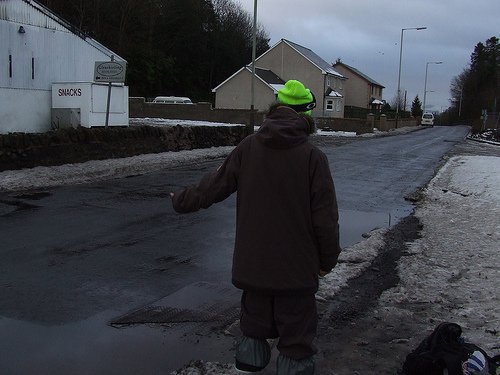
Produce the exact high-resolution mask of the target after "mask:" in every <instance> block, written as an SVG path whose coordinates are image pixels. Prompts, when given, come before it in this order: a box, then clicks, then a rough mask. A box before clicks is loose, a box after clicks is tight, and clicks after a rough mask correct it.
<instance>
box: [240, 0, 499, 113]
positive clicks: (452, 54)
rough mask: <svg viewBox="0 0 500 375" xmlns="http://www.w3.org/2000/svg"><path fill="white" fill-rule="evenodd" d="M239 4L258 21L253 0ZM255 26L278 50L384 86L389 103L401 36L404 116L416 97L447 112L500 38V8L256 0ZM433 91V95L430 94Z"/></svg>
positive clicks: (454, 2)
mask: <svg viewBox="0 0 500 375" xmlns="http://www.w3.org/2000/svg"><path fill="white" fill-rule="evenodd" d="M236 1H239V3H240V4H241V6H242V7H243V9H245V10H247V11H248V12H250V14H251V15H253V7H254V0H236ZM256 1H257V19H258V22H259V23H260V24H261V25H262V26H264V28H265V29H266V30H267V31H268V33H269V36H270V38H271V41H270V45H271V46H273V45H274V44H276V43H277V42H278V41H279V40H280V39H282V38H285V39H289V40H291V41H293V42H295V43H298V44H300V45H302V46H304V47H307V48H310V49H311V50H313V51H314V52H315V53H316V54H318V55H319V56H320V57H322V58H323V59H324V60H325V61H327V62H328V63H332V62H335V60H336V59H337V58H339V57H340V58H341V59H342V61H343V62H344V63H346V64H348V65H351V66H353V67H355V68H356V69H358V70H360V71H362V72H363V73H365V74H366V75H368V76H369V77H371V78H372V79H374V80H375V81H377V82H378V83H380V84H381V85H383V86H385V89H384V99H385V100H387V101H389V102H392V101H393V99H394V97H395V96H396V91H397V82H398V68H399V51H400V39H401V30H402V29H403V28H411V27H423V26H425V27H427V29H426V30H421V31H416V30H407V31H404V33H403V59H402V72H401V90H402V95H404V90H406V91H407V108H409V107H410V106H411V102H412V101H413V99H414V98H415V96H416V95H417V94H418V96H419V98H420V100H421V102H422V103H423V98H424V85H425V70H426V66H427V64H426V63H427V62H436V61H442V62H443V63H442V64H441V65H435V64H429V65H428V74H427V96H426V107H427V109H428V110H431V111H441V110H444V109H446V108H447V107H448V106H449V105H450V101H449V99H450V82H451V79H452V78H453V77H454V76H457V75H458V74H460V73H461V72H462V71H463V70H464V69H465V68H466V67H468V64H469V62H470V55H471V53H472V52H473V50H474V46H475V45H476V44H477V43H478V42H483V43H484V42H485V41H486V40H487V39H488V38H490V37H492V36H496V37H499V36H500V0H474V1H470V0H468V1H467V0H376V1H375V0H310V1H297V0H256ZM430 91H433V92H430Z"/></svg>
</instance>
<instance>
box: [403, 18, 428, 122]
mask: <svg viewBox="0 0 500 375" xmlns="http://www.w3.org/2000/svg"><path fill="white" fill-rule="evenodd" d="M425 29H427V27H407V28H405V29H401V42H400V43H399V74H398V101H397V103H396V128H397V127H398V120H399V102H400V101H401V61H402V59H403V32H404V31H405V30H425Z"/></svg>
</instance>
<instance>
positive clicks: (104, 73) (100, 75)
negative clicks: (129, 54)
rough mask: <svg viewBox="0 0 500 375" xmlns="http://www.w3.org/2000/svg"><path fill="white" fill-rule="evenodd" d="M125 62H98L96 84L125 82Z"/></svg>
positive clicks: (95, 76)
mask: <svg viewBox="0 0 500 375" xmlns="http://www.w3.org/2000/svg"><path fill="white" fill-rule="evenodd" d="M126 68H127V63H126V62H125V61H96V63H95V69H94V81H96V82H125V71H126Z"/></svg>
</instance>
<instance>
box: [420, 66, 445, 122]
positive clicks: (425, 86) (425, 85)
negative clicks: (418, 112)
mask: <svg viewBox="0 0 500 375" xmlns="http://www.w3.org/2000/svg"><path fill="white" fill-rule="evenodd" d="M442 63H443V62H442V61H428V62H426V63H425V83H424V108H423V112H424V113H425V98H426V95H427V70H428V69H429V64H442Z"/></svg>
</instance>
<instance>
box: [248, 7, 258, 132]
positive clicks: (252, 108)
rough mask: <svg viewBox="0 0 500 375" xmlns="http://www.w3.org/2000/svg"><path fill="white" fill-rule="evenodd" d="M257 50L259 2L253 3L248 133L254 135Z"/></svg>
mask: <svg viewBox="0 0 500 375" xmlns="http://www.w3.org/2000/svg"><path fill="white" fill-rule="evenodd" d="M256 50H257V0H254V1H253V36H252V84H251V86H252V88H251V103H250V111H251V112H250V127H251V129H248V130H249V131H248V133H253V129H254V126H255V114H254V109H255V55H256Z"/></svg>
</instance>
